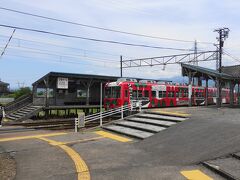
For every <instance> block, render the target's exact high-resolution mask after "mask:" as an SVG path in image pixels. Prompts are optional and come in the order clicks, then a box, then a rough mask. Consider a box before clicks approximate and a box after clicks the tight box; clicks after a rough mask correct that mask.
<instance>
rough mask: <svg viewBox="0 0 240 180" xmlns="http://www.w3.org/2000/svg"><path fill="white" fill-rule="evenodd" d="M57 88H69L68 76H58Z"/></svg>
mask: <svg viewBox="0 0 240 180" xmlns="http://www.w3.org/2000/svg"><path fill="white" fill-rule="evenodd" d="M57 88H58V89H68V78H62V77H58V78H57Z"/></svg>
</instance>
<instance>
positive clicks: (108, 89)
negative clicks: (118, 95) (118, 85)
mask: <svg viewBox="0 0 240 180" xmlns="http://www.w3.org/2000/svg"><path fill="white" fill-rule="evenodd" d="M111 90H112V88H111V87H107V88H106V89H105V98H110V97H111Z"/></svg>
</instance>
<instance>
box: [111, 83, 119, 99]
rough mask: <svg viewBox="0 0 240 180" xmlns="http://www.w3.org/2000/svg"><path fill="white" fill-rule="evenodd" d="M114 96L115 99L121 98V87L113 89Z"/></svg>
mask: <svg viewBox="0 0 240 180" xmlns="http://www.w3.org/2000/svg"><path fill="white" fill-rule="evenodd" d="M112 96H113V98H120V87H118V86H116V87H112Z"/></svg>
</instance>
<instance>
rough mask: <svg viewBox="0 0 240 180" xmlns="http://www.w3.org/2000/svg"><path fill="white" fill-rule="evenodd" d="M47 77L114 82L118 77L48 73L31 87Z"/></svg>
mask: <svg viewBox="0 0 240 180" xmlns="http://www.w3.org/2000/svg"><path fill="white" fill-rule="evenodd" d="M47 77H65V78H79V79H99V80H112V81H115V80H117V79H118V78H119V77H117V76H105V75H93V74H76V73H63V72H49V73H48V74H46V75H45V76H43V77H41V78H40V79H38V80H37V81H35V82H34V83H33V84H32V85H35V84H37V83H39V82H41V81H43V80H44V79H46V78H47Z"/></svg>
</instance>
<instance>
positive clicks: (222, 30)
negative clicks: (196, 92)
mask: <svg viewBox="0 0 240 180" xmlns="http://www.w3.org/2000/svg"><path fill="white" fill-rule="evenodd" d="M229 31H230V30H229V28H225V27H224V28H219V29H215V30H214V32H217V33H218V34H219V37H217V40H218V42H219V44H218V66H217V67H218V72H219V73H221V72H222V48H223V45H224V40H226V39H227V38H228V34H229ZM221 86H222V83H221V79H220V78H218V79H217V107H221V104H222V92H221V91H222V87H221Z"/></svg>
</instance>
